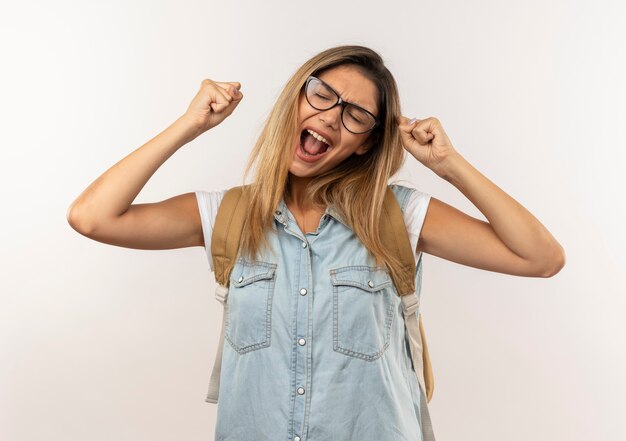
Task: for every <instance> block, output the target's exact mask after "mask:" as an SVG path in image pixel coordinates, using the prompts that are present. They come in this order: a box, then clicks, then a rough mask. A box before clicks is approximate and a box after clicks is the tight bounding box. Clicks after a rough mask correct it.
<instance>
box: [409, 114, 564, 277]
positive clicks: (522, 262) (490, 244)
mask: <svg viewBox="0 0 626 441" xmlns="http://www.w3.org/2000/svg"><path fill="white" fill-rule="evenodd" d="M400 127H401V130H403V135H402V136H403V137H404V143H405V148H407V147H408V148H407V150H408V151H409V152H410V153H411V154H412V155H413V156H414V157H415V158H416V159H418V160H420V161H421V162H422V163H426V164H427V165H428V166H430V168H431V169H432V170H433V171H434V172H435V173H437V175H439V176H440V177H441V178H443V179H445V180H447V181H448V182H450V183H451V184H453V185H454V186H455V187H456V188H458V189H459V191H461V193H463V194H464V195H465V196H466V197H467V198H468V199H469V200H470V201H471V202H472V203H473V204H474V205H475V206H476V207H477V208H478V209H479V210H480V211H481V213H483V214H484V215H485V217H486V218H487V220H488V222H485V221H482V220H480V219H476V218H474V217H471V216H469V215H467V214H465V213H463V212H461V211H459V210H457V209H456V208H454V207H452V206H450V205H448V204H446V203H444V202H442V201H440V200H438V199H436V198H432V199H431V202H430V204H429V208H428V212H427V213H426V218H425V219H424V225H423V227H422V231H421V233H420V239H419V240H418V247H417V251H424V252H426V253H429V254H433V255H435V256H438V257H441V258H444V259H447V260H450V261H453V262H457V263H461V264H464V265H468V266H472V267H476V268H481V269H486V270H490V271H496V272H501V273H506V274H512V275H518V276H528V277H551V276H553V275H555V274H556V273H558V272H559V271H560V270H561V268H562V267H563V266H564V265H565V251H564V250H563V247H562V246H561V245H560V244H559V242H557V240H556V239H555V238H554V237H553V236H552V234H550V232H549V231H548V230H547V229H546V227H545V226H543V224H542V223H541V222H539V220H538V219H537V218H536V217H535V216H533V215H532V214H531V213H530V212H529V211H528V210H527V209H526V208H524V207H523V206H522V205H521V204H520V203H519V202H517V201H516V200H515V199H513V198H512V197H511V196H509V195H508V194H507V193H505V192H504V191H503V190H502V189H501V188H500V187H498V186H497V185H496V184H494V183H493V182H491V181H490V180H489V179H487V177H485V176H484V175H483V174H482V173H480V172H479V171H478V170H477V169H476V168H474V167H473V166H472V165H471V164H470V163H469V162H468V161H466V160H465V158H463V157H462V156H461V155H460V154H459V153H458V152H457V151H456V150H454V148H453V147H452V144H451V143H450V140H449V139H448V137H447V135H446V134H445V132H444V131H443V128H442V127H441V124H440V122H439V120H437V119H436V118H427V119H425V120H422V121H420V122H419V124H418V125H417V126H415V127H413V124H408V123H407V120H403V121H402V122H401V126H400ZM411 129H412V130H411Z"/></svg>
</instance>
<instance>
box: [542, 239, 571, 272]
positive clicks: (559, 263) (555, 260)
mask: <svg viewBox="0 0 626 441" xmlns="http://www.w3.org/2000/svg"><path fill="white" fill-rule="evenodd" d="M549 262H550V264H549V265H547V269H546V270H544V272H543V273H542V274H541V277H553V276H555V275H556V274H558V273H559V271H561V269H563V267H564V266H565V262H566V256H565V250H564V249H563V247H562V246H561V245H559V244H557V245H556V247H555V248H554V250H553V252H552V253H551V254H550V259H549Z"/></svg>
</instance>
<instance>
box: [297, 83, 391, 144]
mask: <svg viewBox="0 0 626 441" xmlns="http://www.w3.org/2000/svg"><path fill="white" fill-rule="evenodd" d="M312 80H317V81H319V82H320V83H322V84H323V85H324V87H326V88H327V89H328V90H330V91H331V92H332V93H334V94H335V96H336V97H337V101H336V102H335V104H333V105H332V106H330V107H328V108H326V109H320V108H318V107H315V106H314V105H313V104H311V102H310V101H309V96H308V94H307V90H308V88H309V83H310V82H311V81H312ZM304 97H305V98H306V101H307V103H309V105H310V106H311V107H313V108H314V109H316V110H330V109H332V108H333V107H335V106H337V105H340V106H341V124H343V126H344V127H345V128H346V130H347V131H348V132H350V133H354V134H355V135H362V134H363V133H368V132H371V131H372V130H374V129H375V128H376V127H377V126H378V125H379V124H380V120H379V119H378V118H377V117H376V115H374V114H373V113H372V112H370V111H369V110H367V109H364V108H363V107H361V106H359V105H356V104H354V103H349V102H347V101H344V100H343V98H341V96H339V94H338V93H337V92H336V91H335V89H333V88H332V87H330V86H329V85H328V84H326V83H325V82H324V81H322V80H320V79H319V78H317V77H316V76H314V75H310V76H309V77H308V78H307V79H306V82H305V83H304ZM348 104H349V105H351V106H354V107H356V108H358V109H360V110H362V111H364V112H366V113H368V114H370V115H371V116H372V118H374V125H373V126H372V127H371V128H369V129H367V130H366V131H364V132H353V131H352V130H350V129H349V128H348V127H347V126H346V123H345V122H344V120H343V115H344V113H345V110H346V106H347V105H348Z"/></svg>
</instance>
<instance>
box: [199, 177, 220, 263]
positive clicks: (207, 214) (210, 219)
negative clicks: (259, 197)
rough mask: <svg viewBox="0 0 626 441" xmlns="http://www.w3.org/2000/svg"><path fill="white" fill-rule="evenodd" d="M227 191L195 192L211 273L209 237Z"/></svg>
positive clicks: (211, 258)
mask: <svg viewBox="0 0 626 441" xmlns="http://www.w3.org/2000/svg"><path fill="white" fill-rule="evenodd" d="M227 190H228V189H224V190H219V191H204V190H199V191H196V192H195V194H196V199H197V201H198V211H199V212H200V219H201V221H202V234H203V236H204V251H205V253H206V256H207V259H208V260H209V268H210V269H211V271H213V256H211V236H212V235H213V225H215V218H216V217H217V209H218V208H219V206H220V203H221V202H222V199H223V198H224V194H225V193H226V191H227Z"/></svg>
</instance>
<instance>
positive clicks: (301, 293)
mask: <svg viewBox="0 0 626 441" xmlns="http://www.w3.org/2000/svg"><path fill="white" fill-rule="evenodd" d="M300 295H302V296H305V295H306V288H302V289H301V290H300Z"/></svg>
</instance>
